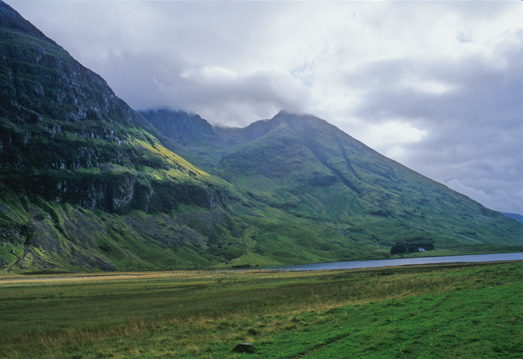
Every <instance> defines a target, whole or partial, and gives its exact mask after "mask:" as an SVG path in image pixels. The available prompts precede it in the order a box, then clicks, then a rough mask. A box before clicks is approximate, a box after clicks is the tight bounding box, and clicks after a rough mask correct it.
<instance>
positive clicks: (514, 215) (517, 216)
mask: <svg viewBox="0 0 523 359" xmlns="http://www.w3.org/2000/svg"><path fill="white" fill-rule="evenodd" d="M502 214H503V215H505V216H507V217H510V218H512V219H515V220H516V221H518V222H521V223H523V216H522V215H521V214H517V213H504V212H502Z"/></svg>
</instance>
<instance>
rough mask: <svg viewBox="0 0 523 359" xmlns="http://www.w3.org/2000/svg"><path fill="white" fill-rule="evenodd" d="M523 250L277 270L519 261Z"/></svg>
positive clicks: (313, 265)
mask: <svg viewBox="0 0 523 359" xmlns="http://www.w3.org/2000/svg"><path fill="white" fill-rule="evenodd" d="M521 260H523V252H520V253H496V254H475V255H467V256H449V257H420V258H400V259H380V260H371V261H348V262H332V263H314V264H302V265H296V266H287V267H280V268H278V269H279V270H285V271H310V270H330V269H355V268H375V267H389V266H403V265H409V264H410V265H412V264H433V263H466V262H497V261H521Z"/></svg>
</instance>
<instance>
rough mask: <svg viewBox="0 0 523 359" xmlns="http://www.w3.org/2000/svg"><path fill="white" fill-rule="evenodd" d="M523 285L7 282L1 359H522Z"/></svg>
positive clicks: (284, 280) (386, 276) (469, 276)
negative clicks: (250, 347) (241, 346)
mask: <svg viewBox="0 0 523 359" xmlns="http://www.w3.org/2000/svg"><path fill="white" fill-rule="evenodd" d="M522 284H523V262H511V263H497V264H474V265H438V266H419V267H396V268H379V269H368V270H346V271H325V272H270V271H236V272H231V271H177V272H158V273H152V272H142V273H117V274H114V273H113V274H85V275H78V274H76V275H72V274H64V275H49V276H12V277H8V276H4V277H0V358H71V359H72V358H76V359H79V358H249V357H251V358H257V357H259V358H452V357H458V358H474V359H477V358H521V357H522V356H523V340H522V338H523V322H522V319H523V300H522V298H523V286H522ZM241 342H251V343H254V344H255V348H256V351H255V352H254V353H252V354H246V353H233V352H232V349H233V348H234V346H235V345H236V344H237V343H241Z"/></svg>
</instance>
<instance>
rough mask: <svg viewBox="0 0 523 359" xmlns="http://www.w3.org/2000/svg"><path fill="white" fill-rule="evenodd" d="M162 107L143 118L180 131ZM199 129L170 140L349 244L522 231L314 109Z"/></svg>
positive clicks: (482, 238)
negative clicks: (202, 137)
mask: <svg viewBox="0 0 523 359" xmlns="http://www.w3.org/2000/svg"><path fill="white" fill-rule="evenodd" d="M153 112H154V111H149V112H144V113H143V115H144V116H145V117H146V118H148V119H149V118H150V117H151V116H150V114H151V113H153ZM162 113H163V114H164V119H163V121H162V120H161V116H160V114H159V113H156V116H155V120H154V121H153V124H155V125H156V126H158V127H157V128H158V129H161V128H166V127H169V128H171V130H174V129H175V128H177V136H178V137H180V136H181V134H182V133H183V130H182V129H180V128H178V126H179V125H178V123H179V122H180V121H179V120H178V119H177V118H181V117H182V116H181V114H180V112H174V113H171V114H170V115H167V116H165V114H166V113H167V112H165V110H164V112H162ZM197 121H198V122H199V123H201V121H203V120H202V119H201V118H198V119H197ZM158 124H161V125H158ZM202 128H206V136H207V138H208V139H209V138H210V139H211V140H207V141H200V142H197V141H193V142H191V140H190V138H195V137H197V136H196V135H195V134H194V133H191V134H190V135H188V136H190V138H189V137H188V138H183V136H181V137H182V138H183V139H182V140H180V141H178V143H179V145H182V146H185V149H186V150H187V151H191V152H192V154H193V155H195V156H197V157H203V158H201V159H200V163H205V162H206V163H208V164H209V166H210V167H209V168H207V170H208V171H211V172H213V173H215V174H217V175H219V176H220V177H221V178H223V179H225V180H227V181H228V182H230V183H232V184H234V185H236V186H238V187H240V188H242V189H244V190H246V191H248V193H249V195H250V196H251V197H253V198H256V200H258V201H261V202H263V203H265V204H267V205H269V206H271V207H273V208H279V209H283V210H285V211H286V212H287V213H289V214H292V215H293V216H295V217H298V218H307V219H310V220H313V221H315V222H319V223H322V224H324V225H326V226H330V227H331V228H334V229H335V230H337V231H340V232H341V233H344V234H345V235H346V237H347V238H348V239H349V243H353V245H354V246H357V245H356V243H360V244H362V243H374V244H377V245H383V246H387V247H388V248H391V247H392V246H394V245H396V244H399V246H396V248H407V249H408V248H409V247H410V248H415V249H417V248H421V247H424V248H433V247H435V248H437V249H445V250H466V251H477V250H480V249H481V248H482V249H485V248H487V247H489V246H493V245H494V246H510V245H517V244H521V241H522V239H523V232H522V227H521V226H520V225H519V224H518V223H515V222H514V221H511V220H508V219H507V218H505V217H504V216H502V215H500V214H499V213H497V212H495V211H491V210H489V209H487V208H485V207H483V206H481V205H480V204H479V203H477V202H475V201H473V200H471V199H469V198H468V197H466V196H463V195H461V194H459V193H457V192H454V191H452V190H450V189H449V188H447V187H445V186H443V185H441V184H439V183H436V182H434V181H432V180H430V179H428V178H426V177H423V176H421V175H420V174H418V173H416V172H414V171H412V170H409V169H408V168H406V167H404V166H402V165H400V164H399V163H396V162H394V161H392V160H390V159H388V158H386V157H384V156H382V155H380V154H379V153H377V152H375V151H373V150H372V149H370V148H368V147H367V146H365V145H364V144H362V143H361V142H359V141H357V140H355V139H354V138H352V137H350V136H349V135H347V134H346V133H344V132H342V131H341V130H339V129H337V128H336V127H334V126H332V125H330V124H329V123H327V122H326V121H324V120H322V119H319V118H316V117H314V116H310V115H296V114H291V113H286V112H280V113H279V114H278V115H276V116H275V117H274V118H272V119H270V120H264V121H258V122H255V123H253V124H251V125H250V126H247V127H245V128H243V129H223V128H215V129H214V132H210V130H209V126H208V125H207V126H202ZM184 144H186V145H184ZM351 241H352V242H351Z"/></svg>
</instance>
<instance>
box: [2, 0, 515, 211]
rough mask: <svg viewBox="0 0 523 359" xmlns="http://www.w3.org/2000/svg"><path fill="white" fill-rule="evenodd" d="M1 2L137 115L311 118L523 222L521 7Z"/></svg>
mask: <svg viewBox="0 0 523 359" xmlns="http://www.w3.org/2000/svg"><path fill="white" fill-rule="evenodd" d="M6 2H7V3H9V4H10V5H11V6H13V7H14V8H15V9H16V10H17V11H19V12H20V13H21V14H22V16H24V17H25V18H26V19H28V20H29V21H31V22H32V23H33V24H35V25H36V26H37V27H39V28H40V29H41V30H42V31H43V32H44V33H46V34H47V35H48V36H49V37H51V38H52V39H54V40H55V41H57V42H58V43H59V44H60V45H62V46H63V47H64V48H65V49H66V50H68V51H69V52H70V53H71V54H72V55H73V56H74V57H75V58H76V59H78V60H79V61H80V62H82V63H83V64H84V65H85V66H87V67H89V68H91V69H93V70H94V71H95V72H97V73H99V74H100V75H102V76H103V77H104V78H105V79H106V80H107V81H108V83H109V84H110V86H111V87H112V88H113V90H114V91H115V92H116V93H117V95H119V96H120V97H122V98H123V99H124V100H126V101H127V102H128V103H129V104H130V105H131V106H132V107H134V108H135V109H142V108H150V107H158V106H161V107H164V106H168V107H171V108H174V109H184V110H187V111H192V112H195V113H198V114H200V115H201V116H202V117H204V118H206V119H207V120H208V121H209V122H211V123H212V124H215V125H227V126H244V125H247V124H249V123H251V122H253V121H256V120H259V119H265V118H271V117H272V116H274V115H275V114H276V113H277V112H278V111H279V110H280V109H285V110H288V111H298V112H308V113H312V114H314V115H316V116H319V117H321V118H324V119H325V120H327V121H329V122H331V123H333V124H334V125H336V126H338V127H339V128H341V129H342V130H344V131H345V132H347V133H348V134H350V135H351V136H353V137H355V138H357V139H359V140H361V141H362V142H364V143H366V144H367V145H369V146H371V147H372V148H374V149H376V150H378V151H380V152H381V153H383V154H385V155H386V156H388V157H390V158H393V159H395V160H397V161H399V162H401V163H403V164H405V165H406V166H408V167H410V168H412V169H414V170H416V171H418V172H421V173H422V174H424V175H426V176H428V177H430V178H433V179H435V180H437V181H439V182H442V183H444V184H446V185H448V186H449V187H451V188H453V189H455V190H457V191H459V192H461V193H464V194H466V195H468V196H470V197H472V198H473V199H475V200H477V201H479V202H480V203H482V204H483V205H485V206H487V207H490V208H492V209H496V210H501V211H506V212H517V213H523V186H522V184H521V181H520V179H521V178H522V177H523V118H522V117H523V61H522V59H523V25H521V24H523V23H522V21H521V19H523V8H522V6H523V5H522V3H521V1H514V2H386V3H385V2H227V3H225V2H212V1H211V2H199V1H193V2H189V1H187V2H181V1H175V2H168V1H144V0H142V1H102V0H91V1H87V0H85V1H81V0H71V1H64V0H61V1H58V0H7V1H6Z"/></svg>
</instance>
